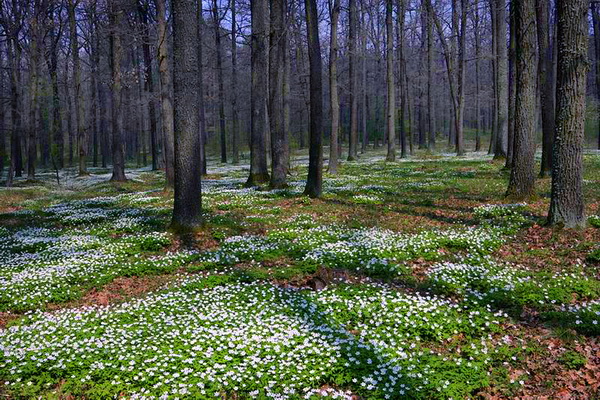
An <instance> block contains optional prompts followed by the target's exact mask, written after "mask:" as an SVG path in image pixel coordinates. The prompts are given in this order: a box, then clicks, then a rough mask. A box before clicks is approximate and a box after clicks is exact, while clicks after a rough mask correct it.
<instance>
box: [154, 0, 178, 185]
mask: <svg viewBox="0 0 600 400" xmlns="http://www.w3.org/2000/svg"><path fill="white" fill-rule="evenodd" d="M165 1H166V0H156V10H157V15H158V75H159V77H160V107H161V115H162V118H161V120H162V131H163V140H164V152H165V175H166V182H165V185H166V188H167V189H172V188H173V187H174V186H175V166H174V158H175V154H174V151H175V150H174V144H173V140H174V136H173V135H174V134H173V99H172V97H171V71H170V67H169V52H168V28H167V20H166V16H165Z"/></svg>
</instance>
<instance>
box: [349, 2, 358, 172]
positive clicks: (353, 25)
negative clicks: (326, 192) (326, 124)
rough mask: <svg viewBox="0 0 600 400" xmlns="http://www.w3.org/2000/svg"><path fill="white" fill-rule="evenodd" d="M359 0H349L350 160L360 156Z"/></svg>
mask: <svg viewBox="0 0 600 400" xmlns="http://www.w3.org/2000/svg"><path fill="white" fill-rule="evenodd" d="M356 1H357V0H349V8H350V14H349V17H348V19H349V24H350V26H349V29H348V53H349V54H348V63H349V69H348V71H349V80H350V85H349V91H350V137H349V148H348V161H353V160H355V159H356V158H357V157H358V102H357V97H358V96H357V95H358V88H357V76H356V67H357V62H356V60H357V54H356V40H357V38H356V34H357V31H358V9H357V6H356Z"/></svg>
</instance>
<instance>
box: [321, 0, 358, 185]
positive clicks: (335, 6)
mask: <svg viewBox="0 0 600 400" xmlns="http://www.w3.org/2000/svg"><path fill="white" fill-rule="evenodd" d="M340 9H341V6H340V0H333V3H332V2H331V0H329V14H330V15H331V33H330V35H329V38H330V41H331V42H330V44H329V102H330V111H331V136H330V139H329V173H330V174H337V168H338V156H339V150H338V134H339V131H340V102H339V96H338V77H337V59H338V32H337V30H338V21H339V18H340ZM363 118H365V117H364V116H363Z"/></svg>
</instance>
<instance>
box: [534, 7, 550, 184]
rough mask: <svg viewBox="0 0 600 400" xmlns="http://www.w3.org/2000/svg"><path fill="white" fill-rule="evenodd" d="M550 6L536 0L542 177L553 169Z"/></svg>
mask: <svg viewBox="0 0 600 400" xmlns="http://www.w3.org/2000/svg"><path fill="white" fill-rule="evenodd" d="M549 9H550V5H549V4H548V1H547V0H536V16H537V36H538V49H539V67H538V68H539V71H538V76H539V86H540V105H541V108H542V165H541V168H540V177H545V176H546V175H548V174H549V173H550V170H551V169H552V144H553V142H554V118H555V116H554V113H555V83H554V82H555V81H554V62H553V55H552V53H553V51H552V44H551V40H550V21H549V20H550V11H549Z"/></svg>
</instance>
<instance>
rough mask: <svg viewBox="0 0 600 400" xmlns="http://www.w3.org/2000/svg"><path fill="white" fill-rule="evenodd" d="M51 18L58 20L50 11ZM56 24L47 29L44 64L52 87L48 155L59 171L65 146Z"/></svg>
mask: <svg viewBox="0 0 600 400" xmlns="http://www.w3.org/2000/svg"><path fill="white" fill-rule="evenodd" d="M51 15H52V18H59V15H60V14H59V13H56V12H55V10H52V14H51ZM55 25H56V24H50V27H49V34H48V36H49V38H48V42H49V48H48V51H47V52H46V64H47V65H48V72H49V73H50V84H51V86H52V130H51V136H52V142H53V143H52V145H51V148H52V149H51V151H50V155H51V157H52V160H53V163H54V164H55V165H56V167H58V168H59V169H61V168H63V166H64V151H65V145H64V140H63V131H62V127H61V120H60V115H61V101H60V90H59V86H58V53H59V51H58V45H59V43H60V39H61V36H62V35H61V30H62V25H61V23H60V21H58V28H59V29H58V31H57V29H56V26H55Z"/></svg>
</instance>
